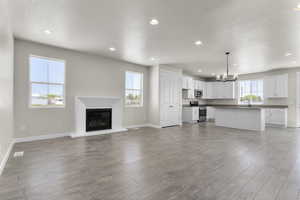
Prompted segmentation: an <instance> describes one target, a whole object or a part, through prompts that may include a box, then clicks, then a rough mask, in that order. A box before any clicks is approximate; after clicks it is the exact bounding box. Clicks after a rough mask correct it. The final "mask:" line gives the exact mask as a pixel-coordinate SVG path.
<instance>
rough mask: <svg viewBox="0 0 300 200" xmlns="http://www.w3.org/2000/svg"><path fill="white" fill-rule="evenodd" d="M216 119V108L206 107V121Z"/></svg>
mask: <svg viewBox="0 0 300 200" xmlns="http://www.w3.org/2000/svg"><path fill="white" fill-rule="evenodd" d="M214 119H215V108H214V107H211V106H208V107H206V120H207V121H210V120H214Z"/></svg>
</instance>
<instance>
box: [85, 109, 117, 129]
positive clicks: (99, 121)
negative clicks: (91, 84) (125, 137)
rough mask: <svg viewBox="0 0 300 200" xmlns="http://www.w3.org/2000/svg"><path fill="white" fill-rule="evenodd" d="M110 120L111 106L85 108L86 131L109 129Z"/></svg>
mask: <svg viewBox="0 0 300 200" xmlns="http://www.w3.org/2000/svg"><path fill="white" fill-rule="evenodd" d="M111 121H112V116H111V108H101V109H87V110H86V132H89V131H99V130H106V129H111Z"/></svg>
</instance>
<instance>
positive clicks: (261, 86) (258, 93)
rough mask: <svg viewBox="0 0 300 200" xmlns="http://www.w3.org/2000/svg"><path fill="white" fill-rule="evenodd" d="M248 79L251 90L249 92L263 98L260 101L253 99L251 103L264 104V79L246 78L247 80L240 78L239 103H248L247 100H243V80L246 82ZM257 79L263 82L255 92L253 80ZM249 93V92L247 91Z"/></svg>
mask: <svg viewBox="0 0 300 200" xmlns="http://www.w3.org/2000/svg"><path fill="white" fill-rule="evenodd" d="M246 81H249V84H250V85H249V87H250V88H249V90H250V91H249V92H248V95H255V96H258V97H260V98H261V101H259V102H253V101H250V103H251V104H263V103H264V80H263V79H246V80H239V82H238V104H241V105H243V104H247V102H242V101H241V82H246ZM254 81H256V82H257V84H261V85H260V86H257V88H256V90H257V91H255V92H253V88H252V86H253V85H252V82H254ZM258 87H260V89H261V91H259V88H258ZM246 93H247V92H246Z"/></svg>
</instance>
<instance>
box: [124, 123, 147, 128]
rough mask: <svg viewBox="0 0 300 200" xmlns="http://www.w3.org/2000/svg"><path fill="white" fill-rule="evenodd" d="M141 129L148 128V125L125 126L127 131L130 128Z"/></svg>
mask: <svg viewBox="0 0 300 200" xmlns="http://www.w3.org/2000/svg"><path fill="white" fill-rule="evenodd" d="M142 127H149V125H148V124H140V125H131V126H126V128H127V129H130V128H142Z"/></svg>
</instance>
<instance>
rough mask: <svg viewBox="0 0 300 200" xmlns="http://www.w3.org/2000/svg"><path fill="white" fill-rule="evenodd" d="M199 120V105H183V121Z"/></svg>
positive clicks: (192, 121) (193, 121)
mask: <svg viewBox="0 0 300 200" xmlns="http://www.w3.org/2000/svg"><path fill="white" fill-rule="evenodd" d="M198 120H199V107H183V109H182V121H183V122H188V123H195V122H197V121H198Z"/></svg>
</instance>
